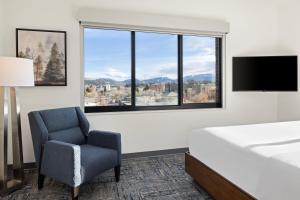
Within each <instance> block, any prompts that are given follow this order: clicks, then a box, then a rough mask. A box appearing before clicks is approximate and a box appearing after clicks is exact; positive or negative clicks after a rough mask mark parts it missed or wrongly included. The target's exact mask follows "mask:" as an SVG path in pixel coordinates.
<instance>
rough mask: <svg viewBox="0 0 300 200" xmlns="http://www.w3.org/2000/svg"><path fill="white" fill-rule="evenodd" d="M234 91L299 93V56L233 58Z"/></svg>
mask: <svg viewBox="0 0 300 200" xmlns="http://www.w3.org/2000/svg"><path fill="white" fill-rule="evenodd" d="M232 67H233V69H232V70H233V91H297V89H298V72H297V68H298V64H297V56H266V57H233V66H232Z"/></svg>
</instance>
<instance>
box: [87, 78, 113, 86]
mask: <svg viewBox="0 0 300 200" xmlns="http://www.w3.org/2000/svg"><path fill="white" fill-rule="evenodd" d="M84 82H85V84H94V85H104V84H106V83H109V84H111V85H118V83H119V82H118V81H115V80H113V79H110V78H99V79H94V80H84Z"/></svg>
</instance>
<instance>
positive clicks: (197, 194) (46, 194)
mask: <svg viewBox="0 0 300 200" xmlns="http://www.w3.org/2000/svg"><path fill="white" fill-rule="evenodd" d="M36 176H37V175H36V171H35V170H28V171H27V172H26V186H25V187H24V188H23V189H21V190H18V191H16V192H14V193H12V194H11V195H9V196H7V197H4V198H3V200H26V199H30V200H31V199H32V200H37V199H43V200H54V199H55V200H56V199H57V200H67V199H69V197H70V193H69V188H68V187H67V186H65V185H64V184H61V183H58V182H55V181H53V180H50V179H48V178H47V179H46V181H45V184H44V188H43V189H42V190H41V191H38V190H37V185H36ZM0 199H1V197H0ZM79 199H82V200H83V199H86V200H117V199H121V200H150V199H151V200H167V199H183V200H189V199H190V200H210V199H211V198H210V197H209V196H208V194H207V193H206V192H204V191H203V190H202V189H201V188H200V187H199V186H197V185H196V184H195V183H194V182H193V180H192V179H191V178H190V177H189V176H188V175H187V174H186V173H185V171H184V154H172V155H163V156H155V157H144V158H133V159H126V160H123V163H122V168H121V180H120V182H119V183H116V182H115V177H114V173H113V170H109V171H107V172H106V173H104V174H101V175H100V176H98V177H96V178H95V179H94V180H92V181H91V182H89V183H86V184H84V185H83V186H81V188H80V197H79Z"/></svg>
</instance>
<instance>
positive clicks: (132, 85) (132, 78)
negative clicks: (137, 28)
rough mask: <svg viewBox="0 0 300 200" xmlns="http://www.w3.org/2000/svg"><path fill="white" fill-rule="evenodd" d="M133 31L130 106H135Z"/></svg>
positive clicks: (132, 33)
mask: <svg viewBox="0 0 300 200" xmlns="http://www.w3.org/2000/svg"><path fill="white" fill-rule="evenodd" d="M135 92H136V81H135V32H134V31H131V106H132V107H135V96H136V95H135Z"/></svg>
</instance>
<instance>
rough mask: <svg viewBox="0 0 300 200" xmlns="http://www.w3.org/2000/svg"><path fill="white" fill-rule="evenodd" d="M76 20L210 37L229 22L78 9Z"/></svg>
mask: <svg viewBox="0 0 300 200" xmlns="http://www.w3.org/2000/svg"><path fill="white" fill-rule="evenodd" d="M78 20H79V21H80V23H81V24H82V25H83V26H89V27H99V26H101V27H107V28H119V29H127V30H134V31H145V30H151V31H156V32H157V31H158V32H168V33H174V34H196V35H199V34H200V35H202V34H205V35H210V36H211V35H218V36H222V35H224V34H227V33H228V32H229V23H228V22H225V21H221V20H214V19H203V18H193V17H180V16H168V15H157V14H145V13H137V12H126V11H112V10H99V9H80V10H79V12H78Z"/></svg>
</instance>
